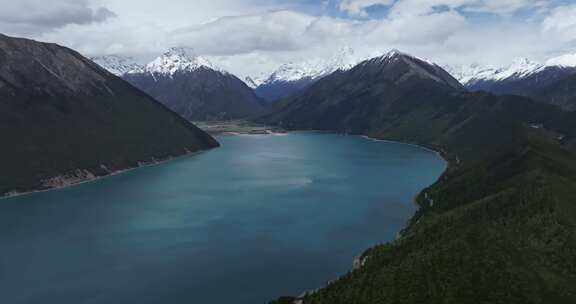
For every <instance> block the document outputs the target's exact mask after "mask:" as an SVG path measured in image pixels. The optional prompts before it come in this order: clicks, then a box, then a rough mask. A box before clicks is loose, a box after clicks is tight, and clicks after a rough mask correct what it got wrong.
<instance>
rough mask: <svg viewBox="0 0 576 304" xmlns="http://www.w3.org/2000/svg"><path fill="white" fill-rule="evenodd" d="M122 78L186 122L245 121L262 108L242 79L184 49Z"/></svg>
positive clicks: (161, 57) (167, 54)
mask: <svg viewBox="0 0 576 304" xmlns="http://www.w3.org/2000/svg"><path fill="white" fill-rule="evenodd" d="M123 78H124V79H125V80H127V81H128V82H130V83H131V84H133V85H134V86H136V87H137V88H139V89H141V90H143V91H144V92H146V93H148V94H150V95H151V96H152V97H154V98H156V99H157V100H159V101H160V102H162V103H163V104H165V105H166V106H167V107H169V108H170V109H172V110H173V111H175V112H176V113H178V114H180V115H182V116H183V117H184V118H186V119H188V120H226V119H237V118H244V117H248V116H252V115H255V114H257V113H259V112H260V111H261V110H262V109H263V106H262V104H261V102H260V100H259V99H258V98H257V97H256V95H255V94H254V92H253V90H252V89H250V88H249V87H248V86H247V85H246V84H245V83H244V82H242V80H240V79H238V78H237V77H236V76H234V75H232V74H229V73H227V72H225V71H222V70H219V69H218V68H217V67H215V66H214V65H213V64H212V63H210V62H209V61H208V60H207V59H205V58H202V57H199V56H196V55H195V54H194V53H193V52H192V51H191V50H190V49H186V48H172V49H170V50H169V51H168V52H166V53H164V54H163V55H162V56H160V57H158V58H157V59H156V60H154V61H152V62H150V63H149V64H147V65H146V66H145V67H143V68H141V69H137V70H133V71H130V72H128V73H126V74H124V75H123Z"/></svg>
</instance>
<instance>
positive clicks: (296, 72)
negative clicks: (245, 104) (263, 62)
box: [263, 47, 362, 84]
mask: <svg viewBox="0 0 576 304" xmlns="http://www.w3.org/2000/svg"><path fill="white" fill-rule="evenodd" d="M361 61H362V59H361V58H358V57H357V56H355V53H354V50H353V49H352V48H349V47H344V48H342V49H340V50H339V51H338V52H336V54H335V55H334V56H332V57H331V58H329V59H311V60H306V61H303V62H290V63H286V64H283V65H281V66H280V67H279V68H278V69H277V70H276V71H275V72H274V73H272V75H270V77H268V79H266V80H264V81H263V83H264V84H270V83H274V82H290V81H298V80H301V79H318V78H321V77H324V76H326V75H329V74H331V73H333V72H336V71H338V70H349V69H351V68H352V67H354V66H355V65H356V64H358V63H359V62H361Z"/></svg>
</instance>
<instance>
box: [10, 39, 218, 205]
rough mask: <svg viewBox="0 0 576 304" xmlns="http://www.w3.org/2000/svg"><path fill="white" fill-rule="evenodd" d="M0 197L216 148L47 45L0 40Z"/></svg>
mask: <svg viewBox="0 0 576 304" xmlns="http://www.w3.org/2000/svg"><path fill="white" fill-rule="evenodd" d="M0 126H1V128H0V137H2V142H3V145H2V157H1V158H0V167H1V168H2V172H1V173H0V196H1V195H6V194H8V193H11V194H14V193H17V192H25V191H31V190H39V189H47V188H51V187H55V186H61V185H66V184H70V183H75V182H80V181H83V180H87V179H91V178H93V177H95V176H103V175H107V174H111V173H113V172H116V171H118V170H123V169H127V168H131V167H136V166H138V165H139V164H141V163H144V162H151V161H156V160H162V159H166V158H169V157H173V156H178V155H183V154H186V153H189V152H192V151H199V150H203V149H208V148H212V147H216V146H217V145H218V143H217V142H216V141H215V140H214V139H213V138H212V137H210V136H209V135H207V134H206V133H204V132H203V131H201V130H199V129H198V128H196V127H195V126H194V125H192V124H190V123H188V122H187V121H185V120H184V119H182V118H180V117H179V116H178V115H176V114H175V113H173V112H171V111H169V110H168V109H167V108H165V107H164V106H162V105H161V104H159V103H158V102H156V101H155V100H154V99H152V98H150V97H149V96H148V95H146V94H144V93H142V92H141V91H139V90H137V89H135V88H134V87H133V86H131V85H130V84H128V83H126V82H125V81H123V80H122V79H120V78H118V77H116V76H114V75H112V74H111V73H109V72H107V71H105V70H104V69H102V68H100V67H99V66H98V65H96V64H94V63H93V62H91V61H90V60H88V59H86V58H84V57H82V56H81V55H79V54H78V53H76V52H74V51H72V50H70V49H67V48H64V47H60V46H58V45H55V44H46V43H39V42H35V41H31V40H26V39H19V38H11V37H7V36H4V35H0Z"/></svg>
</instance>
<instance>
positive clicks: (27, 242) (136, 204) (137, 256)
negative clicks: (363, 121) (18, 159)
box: [0, 133, 445, 304]
mask: <svg viewBox="0 0 576 304" xmlns="http://www.w3.org/2000/svg"><path fill="white" fill-rule="evenodd" d="M219 141H220V142H221V143H222V144H223V146H222V148H219V149H216V150H213V151H208V152H205V153H201V154H199V155H195V156H190V157H186V158H182V159H179V160H176V161H172V162H168V163H165V164H162V165H159V166H154V167H147V168H141V169H138V170H133V171H131V172H128V173H125V174H122V175H117V176H113V177H109V178H104V179H101V180H99V181H97V182H93V183H87V184H83V185H79V186H75V187H71V188H67V189H63V190H56V191H50V192H44V193H37V194H32V195H27V196H22V197H18V198H13V199H8V200H1V201H0V303H10V304H18V303H42V304H47V303H48V304H52V303H57V304H68V303H69V304H80V303H98V304H104V303H105V304H111V303H170V304H174V303H187V304H190V303H211V304H219V303H227V304H228V303H238V304H243V303H266V302H267V301H268V300H271V299H273V298H276V297H278V296H280V295H294V294H299V293H301V292H303V291H305V290H308V289H313V288H316V287H320V286H322V285H323V284H324V283H325V282H326V281H328V280H331V279H334V278H335V277H337V276H339V275H341V274H343V273H345V272H346V271H348V270H349V269H350V268H351V266H352V259H353V257H354V256H356V255H358V254H359V253H361V252H362V251H363V250H364V249H366V248H367V247H369V246H371V245H374V244H376V243H380V242H384V241H387V240H391V239H393V238H394V237H395V235H396V233H397V232H398V231H399V230H400V229H401V228H402V226H403V225H404V224H405V223H406V221H407V220H408V218H409V217H410V216H411V214H412V213H413V212H414V209H415V206H414V205H413V203H412V199H413V197H414V196H415V195H416V194H417V192H419V191H420V190H421V189H422V188H424V187H426V186H427V185H430V184H431V183H433V182H434V181H435V180H436V179H437V178H438V176H439V175H440V174H441V173H442V171H443V170H444V167H445V164H444V162H443V161H442V160H441V159H440V158H439V157H438V156H437V155H436V154H434V153H432V152H430V151H427V150H423V149H420V148H418V147H414V146H410V145H403V144H396V143H388V142H377V141H371V140H367V139H364V138H361V137H354V136H343V135H334V134H320V133H292V134H289V135H284V136H230V137H221V138H219Z"/></svg>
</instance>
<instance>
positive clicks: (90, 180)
mask: <svg viewBox="0 0 576 304" xmlns="http://www.w3.org/2000/svg"><path fill="white" fill-rule="evenodd" d="M216 148H217V147H216ZM210 150H212V149H208V150H200V151H194V152H188V153H184V154H182V155H177V156H168V157H166V158H163V159H158V160H154V161H149V162H139V164H138V165H137V166H134V167H128V168H125V169H120V170H116V171H113V172H111V173H109V174H105V175H100V176H95V175H92V176H93V177H89V178H85V179H79V180H78V182H71V183H70V184H67V185H60V186H55V187H49V188H46V189H38V190H31V191H24V192H14V191H12V192H6V194H4V195H0V202H2V201H3V200H9V199H13V198H17V197H22V196H26V195H32V194H38V193H43V192H49V191H58V190H64V189H68V188H72V187H75V186H80V185H83V184H88V183H94V182H98V181H100V180H102V179H105V178H109V177H113V176H116V175H121V174H124V173H128V172H131V171H134V170H138V169H142V168H148V167H154V166H159V165H163V164H165V163H168V162H171V161H175V160H178V159H183V158H186V157H192V156H196V155H199V154H202V153H205V152H207V151H210ZM76 170H77V171H78V170H80V171H82V170H85V169H76ZM85 171H86V172H89V171H87V170H85ZM62 176H63V175H60V176H55V177H51V178H49V179H54V178H58V177H62ZM49 179H48V180H49ZM45 181H46V180H45Z"/></svg>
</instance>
